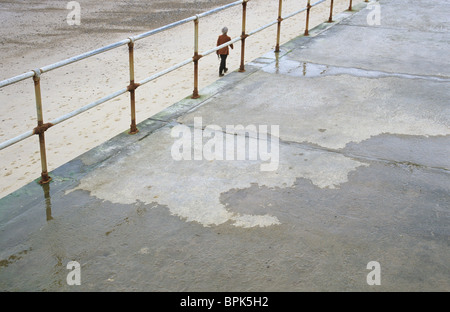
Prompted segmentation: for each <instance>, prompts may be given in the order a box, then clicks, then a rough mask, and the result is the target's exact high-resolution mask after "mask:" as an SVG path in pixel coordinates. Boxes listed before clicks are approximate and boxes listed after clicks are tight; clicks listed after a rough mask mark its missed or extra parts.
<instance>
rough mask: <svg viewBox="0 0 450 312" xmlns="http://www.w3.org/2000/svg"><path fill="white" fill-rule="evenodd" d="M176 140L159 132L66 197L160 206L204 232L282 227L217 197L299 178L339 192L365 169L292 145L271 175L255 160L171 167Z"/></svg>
mask: <svg viewBox="0 0 450 312" xmlns="http://www.w3.org/2000/svg"><path fill="white" fill-rule="evenodd" d="M174 140H175V139H174V138H172V137H171V135H170V128H169V127H165V128H162V129H161V130H158V131H156V132H155V133H154V134H152V135H151V136H149V137H148V138H146V139H145V140H142V141H140V142H139V143H137V144H136V145H135V146H134V147H133V148H132V149H129V150H128V151H126V152H124V153H123V154H122V153H121V154H117V155H115V156H114V158H112V159H110V160H109V161H108V162H105V163H104V164H103V165H102V166H100V167H98V168H97V169H95V170H93V171H92V172H90V173H89V174H88V175H87V176H86V177H85V178H83V179H82V180H81V182H80V185H79V186H78V187H76V188H75V189H73V190H71V191H69V192H72V191H74V190H77V189H79V190H86V191H89V192H90V193H91V195H92V196H95V197H97V198H100V199H103V200H108V201H111V202H113V203H121V204H133V203H136V202H138V201H140V202H143V203H146V204H149V203H152V202H158V203H159V204H161V205H166V206H167V207H168V209H169V210H170V212H171V214H172V215H176V216H179V217H180V218H182V219H183V220H185V221H187V222H192V221H195V222H199V223H201V224H202V225H203V226H212V225H219V224H223V223H225V222H230V223H231V224H232V225H234V226H236V227H245V228H249V227H266V226H271V225H277V224H280V222H279V220H278V218H277V217H276V216H272V215H270V214H265V215H251V214H240V213H236V212H233V207H232V206H225V205H224V204H222V203H221V202H220V194H222V193H224V192H227V191H229V190H230V189H245V188H249V187H250V186H251V185H252V184H257V185H259V186H266V187H271V188H273V187H293V186H294V183H295V181H296V179H297V178H305V179H308V180H310V181H311V182H312V183H313V184H314V185H316V186H317V187H320V188H337V187H339V185H340V184H342V183H345V182H347V178H348V173H349V172H350V171H352V170H355V169H356V168H358V167H359V166H362V165H364V164H362V163H360V162H358V161H355V160H352V159H350V158H347V157H345V156H343V155H340V154H336V153H328V152H324V151H317V150H305V149H304V148H302V147H300V146H298V145H296V144H281V146H280V163H279V167H278V170H277V171H273V172H262V171H260V164H261V161H259V160H256V161H249V160H244V161H242V160H212V161H207V160H181V161H175V160H173V159H172V157H171V146H172V144H173V142H174ZM149 155H151V157H150V158H149ZM129 172H139V174H138V175H136V174H133V175H130V174H128V173H129Z"/></svg>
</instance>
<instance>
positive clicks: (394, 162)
mask: <svg viewBox="0 0 450 312" xmlns="http://www.w3.org/2000/svg"><path fill="white" fill-rule="evenodd" d="M177 124H179V125H185V126H187V127H189V128H194V127H193V126H192V125H187V124H183V123H179V122H177ZM205 128H206V126H203V127H202V131H204V130H205ZM215 131H219V132H221V133H223V134H228V135H234V136H244V137H246V138H250V137H251V138H253V139H256V140H258V141H259V140H261V139H260V138H258V137H255V136H250V135H249V134H248V133H247V132H245V131H244V133H245V135H242V134H240V133H229V132H227V131H223V130H215ZM267 136H268V138H267V140H269V137H271V135H270V133H268V134H267ZM202 137H203V136H202ZM278 140H279V143H281V144H284V145H297V146H299V147H301V148H303V149H307V150H313V151H321V152H327V153H334V154H339V155H342V156H345V157H347V158H352V159H354V160H358V161H363V162H368V161H372V162H380V163H387V164H392V165H396V166H401V165H403V166H409V167H416V168H421V169H427V170H432V171H438V172H441V173H445V174H450V168H443V167H432V166H426V165H423V164H418V163H414V162H410V161H397V160H392V159H385V158H380V157H370V156H363V155H358V154H352V153H345V152H344V151H342V150H338V149H332V148H328V147H323V146H320V145H316V144H312V143H310V144H308V143H301V142H295V141H286V140H283V139H281V138H278Z"/></svg>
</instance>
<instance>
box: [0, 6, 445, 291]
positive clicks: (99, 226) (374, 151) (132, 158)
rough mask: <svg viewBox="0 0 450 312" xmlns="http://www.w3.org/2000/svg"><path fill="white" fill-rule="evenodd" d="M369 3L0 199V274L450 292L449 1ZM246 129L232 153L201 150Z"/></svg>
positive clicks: (55, 284)
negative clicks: (241, 151) (376, 281)
mask: <svg viewBox="0 0 450 312" xmlns="http://www.w3.org/2000/svg"><path fill="white" fill-rule="evenodd" d="M379 5H380V8H381V14H382V15H381V16H382V18H381V25H373V26H370V25H368V24H367V20H366V17H367V14H368V13H369V12H370V9H368V8H366V7H365V4H363V5H358V6H356V7H355V8H354V9H355V11H354V12H345V13H343V14H341V15H339V16H336V17H335V22H334V23H331V24H329V23H324V24H322V25H320V26H319V27H317V28H315V29H314V30H312V31H311V35H310V36H309V37H303V36H300V37H298V38H295V39H294V40H292V41H290V42H289V43H287V44H285V45H283V46H282V51H281V52H280V53H278V54H275V53H273V52H269V53H267V54H266V55H264V56H262V57H261V58H258V59H256V60H253V61H252V62H250V63H248V64H247V65H246V72H245V73H238V72H233V73H230V74H228V75H227V76H226V77H224V78H223V79H221V80H219V81H218V82H216V83H215V84H213V85H211V86H208V87H206V88H204V89H203V90H201V92H200V93H201V95H202V97H201V98H200V99H198V100H192V99H189V98H186V99H185V100H183V101H181V102H179V103H176V104H175V105H174V106H172V107H170V108H169V109H167V110H165V111H163V112H161V113H159V114H157V115H156V116H153V117H152V118H150V119H149V120H146V121H144V122H142V123H141V124H139V129H140V132H139V133H138V134H137V135H134V136H129V135H127V134H126V133H123V134H122V135H119V136H118V137H116V138H114V139H112V140H110V141H108V142H106V143H104V144H103V145H101V146H99V147H98V148H96V149H93V150H91V151H89V152H87V153H86V154H84V155H82V156H81V157H79V158H77V159H75V160H73V161H71V162H70V163H68V164H66V165H64V166H62V167H60V168H58V169H57V170H55V171H54V172H52V173H51V176H52V177H53V182H52V183H51V184H50V185H48V186H46V187H41V186H39V185H38V184H37V183H32V184H30V185H28V186H26V187H24V188H22V189H20V190H19V191H17V192H15V193H13V194H11V195H9V196H7V197H5V198H3V199H1V200H0V207H1V208H0V209H1V210H0V233H1V234H0V246H1V249H0V289H1V290H8V291H16V290H38V291H78V290H82V291H98V290H101V291H134V290H144V291H449V290H450V274H449V273H450V270H449V260H450V250H449V235H450V228H449V221H450V210H449V209H450V160H449V157H448V155H449V154H450V127H449V117H450V108H449V99H450V94H449V91H448V90H449V85H450V84H449V83H450V73H449V71H448V70H449V67H448V64H449V63H450V57H449V55H448V53H446V52H447V51H448V49H449V42H450V34H449V32H448V25H447V19H448V18H447V16H449V14H450V3H448V2H446V1H439V2H433V3H430V2H429V1H425V0H420V1H414V2H407V1H388V0H384V1H379ZM199 118H201V125H200V126H199V123H198V121H199ZM213 125H214V126H213ZM230 125H231V126H237V125H243V126H244V127H247V130H249V131H248V132H246V133H243V134H235V133H233V132H230V131H228V130H227V126H230ZM264 126H267V128H268V130H269V132H270V134H269V135H268V136H267V137H265V136H262V135H261V134H262V133H263V130H264ZM277 126H278V127H277ZM211 129H213V130H214V131H211ZM178 130H183V131H187V132H189V133H192V135H193V137H194V139H193V141H190V142H191V143H192V150H191V149H189V151H188V152H189V154H190V156H191V157H192V158H193V159H192V160H180V161H177V160H175V159H174V157H173V146H174V144H175V142H177V140H178V139H179V137H175V135H177V134H178V133H179V131H178ZM255 130H256V131H255ZM277 130H279V131H277ZM177 131H178V132H177ZM196 134H197V135H198V134H200V137H201V136H202V135H203V136H204V138H203V141H202V142H199V141H198V140H197V141H196V139H195V135H196ZM242 137H243V138H244V139H245V140H246V145H245V148H246V152H247V153H249V154H248V155H247V157H246V158H245V159H244V160H237V154H228V153H229V152H230V150H229V149H228V148H229V146H228V147H227V146H226V145H224V151H223V154H221V155H222V156H223V158H224V160H220V158H217V157H216V158H215V159H212V160H211V159H208V158H207V157H205V155H206V154H201V152H202V151H203V152H205V149H207V148H206V147H208V148H209V147H211V146H210V145H208V143H211V142H213V138H214V140H215V139H216V138H218V139H220V138H221V139H223V140H224V142H226V140H229V141H230V142H234V141H233V140H234V139H236V140H237V139H238V138H241V139H242ZM197 138H198V137H197ZM214 142H221V141H214ZM237 142H238V141H236V144H238V143H237ZM224 144H225V143H224ZM233 144H234V143H233ZM266 145H269V148H270V149H268V147H267V146H266ZM185 146H186V145H185ZM205 146H206V147H205ZM217 146H218V145H216V147H217ZM277 147H278V149H277ZM177 151H180V150H177ZM264 151H265V152H266V153H268V152H269V151H270V152H271V153H272V154H271V156H272V157H271V158H270V160H269V159H268V158H267V155H265V156H266V158H264V157H263V156H264V154H263V153H262V152H264ZM252 152H255V153H256V154H257V156H258V157H257V158H255V159H252V158H250V153H252ZM196 156H197V158H200V159H194V158H195V157H196ZM276 156H278V158H277V157H276ZM227 159H228V160H227ZM269 162H272V163H273V164H274V165H276V166H275V168H272V169H275V170H272V171H262V170H261V168H262V166H261V165H262V164H268V163H269ZM69 261H77V262H79V263H80V264H81V285H80V286H69V285H67V283H66V276H67V274H68V273H69V272H70V271H69V270H68V269H67V268H66V265H67V263H68V262H69ZM370 261H377V262H379V263H380V267H381V271H380V272H381V285H372V286H370V285H368V283H367V275H368V274H369V273H370V272H371V270H370V269H368V268H367V264H368V263H369V262H370Z"/></svg>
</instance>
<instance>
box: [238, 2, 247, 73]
mask: <svg viewBox="0 0 450 312" xmlns="http://www.w3.org/2000/svg"><path fill="white" fill-rule="evenodd" d="M247 2H248V0H244V2H242V34H241V64H240V66H239V72H241V73H242V72H245V65H244V60H245V39H246V38H247V37H248V36H247V34H246V23H247Z"/></svg>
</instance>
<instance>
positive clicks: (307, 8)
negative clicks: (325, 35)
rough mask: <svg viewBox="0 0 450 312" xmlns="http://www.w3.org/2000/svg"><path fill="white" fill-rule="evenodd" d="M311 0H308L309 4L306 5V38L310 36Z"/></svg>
mask: <svg viewBox="0 0 450 312" xmlns="http://www.w3.org/2000/svg"><path fill="white" fill-rule="evenodd" d="M310 2H311V0H308V4H307V5H306V28H305V36H309V11H310V10H311V3H310Z"/></svg>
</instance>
